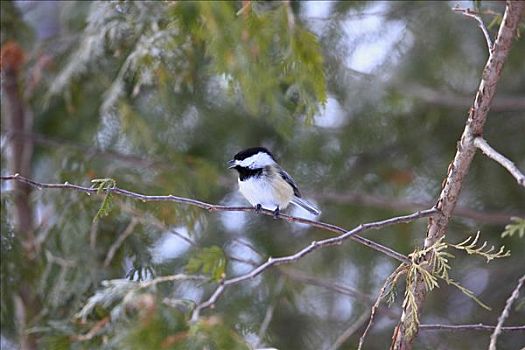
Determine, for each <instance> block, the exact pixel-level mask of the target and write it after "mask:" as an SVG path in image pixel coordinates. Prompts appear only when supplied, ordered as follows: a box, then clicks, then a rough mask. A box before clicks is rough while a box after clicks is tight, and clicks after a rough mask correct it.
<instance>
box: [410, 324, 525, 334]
mask: <svg viewBox="0 0 525 350" xmlns="http://www.w3.org/2000/svg"><path fill="white" fill-rule="evenodd" d="M419 329H420V330H422V331H452V332H457V331H485V332H492V331H493V330H494V329H496V326H489V325H485V324H481V323H478V324H422V325H420V326H419ZM500 329H501V331H503V332H523V331H525V326H507V327H500Z"/></svg>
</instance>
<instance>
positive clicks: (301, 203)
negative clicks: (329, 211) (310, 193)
mask: <svg viewBox="0 0 525 350" xmlns="http://www.w3.org/2000/svg"><path fill="white" fill-rule="evenodd" d="M292 204H295V205H297V206H299V207H301V208H303V209H305V210H307V211H309V212H310V213H312V214H314V215H315V216H317V215H319V214H321V211H320V210H319V209H317V208H316V207H314V206H313V205H312V204H310V203H308V202H307V201H305V200H304V199H302V198H299V197H294V198H293V199H292Z"/></svg>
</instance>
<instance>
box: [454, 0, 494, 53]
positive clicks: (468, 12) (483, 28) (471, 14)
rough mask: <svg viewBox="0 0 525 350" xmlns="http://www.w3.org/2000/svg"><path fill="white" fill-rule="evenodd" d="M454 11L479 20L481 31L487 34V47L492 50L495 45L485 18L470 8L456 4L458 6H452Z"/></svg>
mask: <svg viewBox="0 0 525 350" xmlns="http://www.w3.org/2000/svg"><path fill="white" fill-rule="evenodd" d="M452 11H454V12H459V13H461V14H462V15H464V16H467V17H471V18H474V19H475V20H476V21H477V22H478V25H479V27H480V28H481V31H482V32H483V35H484V36H485V41H486V42H487V47H488V49H489V52H490V50H492V46H493V45H492V39H491V38H490V34H489V31H488V29H487V27H486V26H485V23H483V19H481V17H480V16H479V15H478V14H477V13H476V12H473V11H472V10H471V9H469V8H466V9H464V8H460V7H458V6H456V7H454V8H452Z"/></svg>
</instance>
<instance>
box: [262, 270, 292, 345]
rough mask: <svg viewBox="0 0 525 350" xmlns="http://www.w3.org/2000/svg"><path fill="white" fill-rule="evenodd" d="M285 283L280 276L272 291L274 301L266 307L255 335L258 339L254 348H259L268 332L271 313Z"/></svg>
mask: <svg viewBox="0 0 525 350" xmlns="http://www.w3.org/2000/svg"><path fill="white" fill-rule="evenodd" d="M285 281H286V279H285V278H284V276H281V278H279V280H278V281H277V285H276V286H275V291H274V294H275V300H274V301H273V302H272V303H270V305H268V308H267V309H266V313H265V315H264V319H263V322H262V323H261V327H260V328H259V333H258V334H257V337H258V338H259V339H258V340H257V343H256V344H255V348H259V346H260V345H261V343H262V340H263V338H264V336H265V335H266V332H268V327H269V326H270V322H272V318H273V312H274V310H275V306H276V305H277V303H278V302H279V295H280V294H281V291H282V290H283V287H284V282H285Z"/></svg>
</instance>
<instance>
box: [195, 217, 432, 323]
mask: <svg viewBox="0 0 525 350" xmlns="http://www.w3.org/2000/svg"><path fill="white" fill-rule="evenodd" d="M435 213H436V211H435V209H434V208H432V209H427V210H423V211H418V212H416V213H414V214H410V215H405V216H397V217H393V218H390V219H386V220H382V221H376V222H370V223H366V224H361V225H359V226H357V227H356V228H354V229H353V230H350V231H346V232H344V233H343V232H340V233H342V234H340V235H339V236H336V237H332V238H327V239H323V240H321V241H313V242H312V243H310V244H309V245H308V246H306V247H304V248H303V249H301V250H299V251H298V252H296V253H295V254H292V255H288V256H282V257H279V258H272V257H269V258H268V260H267V261H266V262H265V263H263V264H261V265H259V266H258V267H257V268H255V269H253V270H252V271H250V272H248V273H245V274H243V275H240V276H237V277H233V278H230V279H226V280H223V281H221V283H220V285H219V286H218V287H217V289H216V290H215V291H214V292H213V294H212V295H211V296H210V298H209V299H208V300H206V301H204V302H202V303H201V304H199V305H198V306H197V307H196V308H195V310H193V315H192V317H191V319H192V321H193V322H195V321H197V319H198V318H199V314H200V312H201V310H203V309H206V308H208V307H211V306H213V305H214V304H215V302H216V301H217V299H219V297H220V296H221V294H222V293H223V292H224V289H225V287H227V286H229V285H232V284H237V283H240V282H243V281H245V280H248V279H252V278H254V277H256V276H258V275H259V274H261V273H262V272H263V271H265V270H267V269H268V268H270V267H271V266H274V265H281V264H288V263H291V262H294V261H297V260H299V259H301V258H302V257H304V256H305V255H308V254H310V253H312V252H313V251H315V250H317V249H319V248H322V247H327V246H332V245H339V244H341V243H343V242H344V241H345V240H347V239H349V238H350V239H351V238H352V237H360V236H356V234H358V233H361V232H363V231H366V230H370V229H380V228H383V227H386V226H390V225H394V224H399V223H407V222H411V221H414V220H416V219H419V218H422V217H429V216H433V215H434V214H435ZM325 225H326V224H325ZM313 226H315V225H313ZM333 227H335V226H332V228H333ZM361 238H362V237H361ZM364 244H365V243H364ZM389 249H390V248H389ZM396 254H398V253H396ZM398 260H399V261H401V262H403V263H405V264H411V261H410V259H408V258H407V257H406V256H404V255H403V256H402V257H399V259H398Z"/></svg>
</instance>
